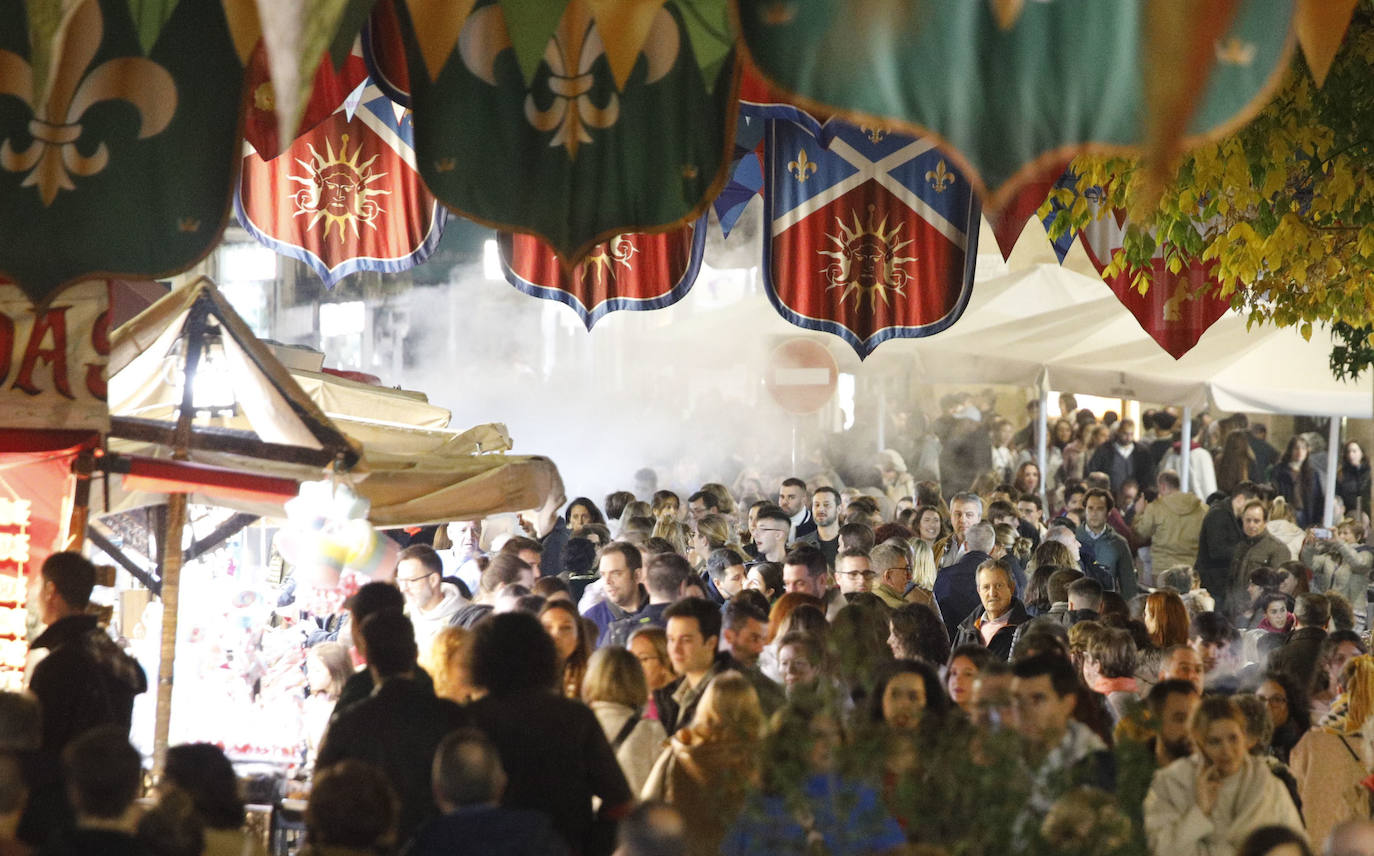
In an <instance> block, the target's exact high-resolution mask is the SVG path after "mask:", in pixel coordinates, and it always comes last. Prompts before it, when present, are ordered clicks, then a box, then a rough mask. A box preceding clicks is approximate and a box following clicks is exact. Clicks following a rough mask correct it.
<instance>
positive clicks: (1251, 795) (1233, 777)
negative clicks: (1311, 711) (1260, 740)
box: [1145, 695, 1305, 856]
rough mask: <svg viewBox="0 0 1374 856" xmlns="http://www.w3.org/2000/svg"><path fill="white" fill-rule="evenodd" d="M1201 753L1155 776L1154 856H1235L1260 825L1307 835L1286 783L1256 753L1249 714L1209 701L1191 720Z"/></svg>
mask: <svg viewBox="0 0 1374 856" xmlns="http://www.w3.org/2000/svg"><path fill="white" fill-rule="evenodd" d="M1192 734H1193V742H1194V744H1195V745H1196V746H1197V751H1196V752H1194V753H1193V754H1192V755H1190V756H1188V757H1187V758H1182V759H1180V760H1178V761H1175V762H1173V763H1172V764H1170V765H1169V766H1167V767H1165V768H1164V769H1162V770H1160V771H1159V772H1157V773H1156V774H1155V777H1154V781H1153V782H1152V783H1151V785H1150V791H1149V793H1148V794H1147V795H1146V796H1145V835H1146V837H1147V838H1148V839H1149V843H1150V852H1151V853H1168V854H1170V856H1203V854H1206V856H1231V854H1234V853H1236V852H1237V851H1238V850H1239V848H1240V846H1241V844H1242V843H1243V842H1244V841H1245V838H1246V836H1248V835H1249V834H1250V833H1251V832H1253V831H1255V830H1256V829H1258V828H1259V827H1261V826H1273V825H1278V826H1284V827H1287V828H1289V829H1291V830H1293V831H1294V832H1295V833H1296V834H1298V835H1303V836H1304V837H1305V833H1304V831H1303V823H1302V818H1301V817H1300V816H1299V815H1298V810H1297V809H1296V808H1295V807H1294V806H1293V799H1292V797H1290V796H1289V795H1288V790H1287V788H1285V787H1284V785H1283V782H1282V781H1280V780H1279V779H1278V777H1276V776H1275V775H1274V774H1273V773H1271V772H1270V771H1269V766H1268V765H1267V764H1266V763H1265V761H1264V759H1263V758H1261V757H1259V756H1257V755H1252V754H1250V751H1249V741H1248V738H1247V737H1246V734H1245V714H1244V713H1243V712H1242V711H1241V709H1240V706H1239V705H1237V704H1236V703H1235V701H1233V700H1232V699H1230V698H1229V697H1226V696H1220V695H1208V696H1206V697H1204V698H1203V700H1202V702H1201V704H1199V705H1198V707H1197V710H1196V711H1194V713H1193V720H1192Z"/></svg>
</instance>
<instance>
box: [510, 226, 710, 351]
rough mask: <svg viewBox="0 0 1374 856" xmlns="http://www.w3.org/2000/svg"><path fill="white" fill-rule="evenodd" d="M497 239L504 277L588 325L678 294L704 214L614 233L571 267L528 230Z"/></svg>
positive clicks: (696, 255) (695, 266)
mask: <svg viewBox="0 0 1374 856" xmlns="http://www.w3.org/2000/svg"><path fill="white" fill-rule="evenodd" d="M498 244H499V245H500V249H501V267H502V269H503V270H504V271H505V274H506V281H507V282H509V283H510V284H511V285H513V286H515V287H516V288H517V289H519V290H520V291H523V292H524V293H525V294H528V295H530V296H531V297H540V298H543V299H545V300H557V301H559V302H560V303H566V304H567V305H568V306H569V307H571V308H572V310H573V311H574V312H576V313H577V316H578V317H579V318H581V319H582V323H583V324H585V325H587V329H588V330H590V329H592V326H593V325H594V324H596V322H597V321H600V320H601V319H602V318H603V317H605V316H606V315H608V314H610V313H611V312H614V311H616V310H617V309H631V310H640V311H642V310H646V309H661V308H663V307H665V306H671V305H673V304H674V303H677V302H678V301H679V300H681V299H682V298H683V296H684V295H686V294H687V292H688V291H689V290H690V289H691V287H692V283H693V282H695V281H696V278H697V273H698V271H700V270H701V256H702V252H703V251H704V250H705V248H706V218H705V217H702V218H701V219H699V220H697V221H696V222H695V223H692V224H691V225H689V226H686V227H684V228H681V229H678V230H676V231H673V232H663V233H660V234H654V235H643V234H628V235H617V236H616V237H614V238H612V239H611V240H609V241H604V242H602V243H600V244H597V245H596V247H595V248H594V249H593V250H592V251H591V254H590V255H588V256H587V258H586V260H585V261H583V262H582V263H581V264H579V265H577V267H575V268H573V269H572V271H571V272H569V271H567V270H566V269H564V267H563V265H562V262H560V261H559V259H558V256H557V255H556V254H555V253H554V250H553V247H551V246H549V245H548V244H546V243H544V242H543V241H541V240H539V239H538V238H536V237H534V236H533V235H524V234H512V233H510V232H502V233H500V235H499V236H498Z"/></svg>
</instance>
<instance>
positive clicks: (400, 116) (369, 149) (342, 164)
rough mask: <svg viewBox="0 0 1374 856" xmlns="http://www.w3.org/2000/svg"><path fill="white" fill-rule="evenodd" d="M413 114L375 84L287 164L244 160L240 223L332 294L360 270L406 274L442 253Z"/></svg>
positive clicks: (294, 147) (441, 217) (283, 159)
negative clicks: (418, 162) (419, 164)
mask: <svg viewBox="0 0 1374 856" xmlns="http://www.w3.org/2000/svg"><path fill="white" fill-rule="evenodd" d="M411 140H412V130H411V123H410V114H409V112H408V111H405V110H402V109H401V108H400V107H398V106H396V105H395V104H394V103H393V102H392V101H391V100H390V99H388V98H387V97H386V96H384V95H382V94H381V92H380V91H379V90H377V89H376V88H375V87H370V88H369V89H368V90H367V91H366V92H365V94H364V97H363V100H362V103H361V104H360V106H359V107H358V110H357V112H355V113H354V114H353V117H352V118H351V119H350V118H349V117H348V116H347V115H346V114H345V112H344V111H342V110H341V111H339V112H336V113H334V114H333V115H332V116H330V117H329V118H327V119H325V120H324V121H323V122H321V123H320V124H319V125H317V126H315V128H314V129H313V130H311V131H309V132H307V133H305V134H303V135H302V136H301V137H300V138H299V139H297V140H296V141H295V142H294V143H292V144H291V147H290V148H289V149H287V151H286V152H285V153H284V154H282V155H281V156H280V157H277V158H274V159H272V160H264V159H263V158H262V157H261V156H259V155H256V154H249V155H248V156H247V157H245V158H244V159H243V175H242V176H241V177H240V179H239V192H238V196H237V197H236V199H235V207H236V209H237V212H238V217H239V222H240V223H242V224H243V227H244V228H245V229H247V230H248V231H249V233H251V234H252V235H253V237H255V238H257V240H258V241H259V242H260V243H262V244H264V245H265V246H267V247H270V248H271V249H273V250H275V251H276V252H278V253H281V254H282V255H285V256H290V257H292V258H296V259H300V260H301V261H303V262H305V263H306V264H307V265H309V266H310V267H311V268H312V269H313V270H314V271H315V273H317V274H319V277H320V279H322V280H323V281H324V284H325V285H326V286H327V287H333V285H334V284H335V283H336V282H338V281H339V280H341V279H343V278H344V277H345V276H348V275H349V274H352V273H356V272H358V271H360V270H372V271H380V272H383V273H398V272H400V271H403V270H408V269H410V268H412V267H414V266H415V265H417V264H420V263H422V262H424V260H425V259H427V258H429V256H430V255H431V254H432V253H433V252H434V250H435V248H436V247H438V245H439V239H440V237H441V236H442V235H443V230H444V224H445V222H446V221H447V214H446V212H445V211H444V209H443V207H442V206H440V205H439V204H438V203H437V202H436V201H435V199H434V197H433V196H432V195H430V192H429V190H428V189H426V188H425V185H424V182H423V181H422V180H421V178H420V174H419V173H418V172H416V170H415V154H414V150H413V149H412V148H411Z"/></svg>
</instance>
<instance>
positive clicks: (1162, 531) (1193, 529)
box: [1131, 491, 1207, 576]
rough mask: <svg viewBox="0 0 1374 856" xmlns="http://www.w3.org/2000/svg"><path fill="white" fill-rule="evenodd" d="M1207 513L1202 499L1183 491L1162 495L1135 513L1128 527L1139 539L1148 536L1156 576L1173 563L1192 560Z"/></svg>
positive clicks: (1191, 561)
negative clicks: (1133, 519)
mask: <svg viewBox="0 0 1374 856" xmlns="http://www.w3.org/2000/svg"><path fill="white" fill-rule="evenodd" d="M1206 516H1207V506H1205V505H1203V504H1202V500H1200V499H1198V498H1197V497H1196V496H1193V495H1192V494H1191V493H1187V492H1185V491H1175V492H1174V493H1171V494H1167V495H1165V496H1161V497H1160V498H1159V499H1156V500H1155V501H1154V502H1152V503H1150V504H1149V505H1147V506H1145V510H1144V511H1142V512H1140V513H1139V514H1137V515H1136V516H1135V521H1134V522H1133V523H1132V524H1131V528H1132V529H1134V530H1135V534H1136V535H1137V536H1139V537H1140V538H1141V539H1142V540H1144V539H1146V538H1148V539H1150V555H1151V557H1152V561H1153V564H1154V568H1155V575H1156V576H1158V575H1159V573H1160V572H1161V571H1167V570H1169V569H1170V568H1172V567H1173V566H1175V565H1191V564H1192V563H1193V560H1194V559H1196V558H1197V551H1198V541H1199V539H1200V535H1201V533H1202V519H1203V518H1204V517H1206Z"/></svg>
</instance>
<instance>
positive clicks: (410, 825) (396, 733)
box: [315, 677, 469, 841]
mask: <svg viewBox="0 0 1374 856" xmlns="http://www.w3.org/2000/svg"><path fill="white" fill-rule="evenodd" d="M468 722H469V717H468V715H467V713H466V712H464V710H463V709H462V708H461V707H459V706H458V705H456V704H454V703H453V702H451V701H449V700H448V699H443V698H438V697H437V696H435V695H434V689H433V686H432V685H430V686H426V685H425V684H423V683H421V682H419V681H417V680H413V679H410V678H400V677H396V678H390V679H388V680H386V681H383V682H382V685H381V686H380V687H379V688H377V690H376V692H374V693H373V694H372V695H371V696H370V697H368V698H365V699H363V700H362V701H360V702H358V703H357V704H355V705H353V706H352V707H349V708H347V709H345V710H344V711H343V712H341V713H340V714H339V715H338V718H337V719H335V720H334V721H333V722H332V723H330V726H329V730H328V731H327V732H326V733H325V736H324V743H323V744H322V745H321V746H320V753H319V757H318V758H317V759H316V761H315V768H316V769H317V770H323V769H325V768H326V767H328V766H330V765H331V764H335V763H338V762H339V761H344V760H350V759H351V760H354V761H366V762H367V763H369V764H373V765H375V766H376V767H377V768H378V769H380V770H381V771H382V772H383V773H385V774H386V777H387V779H388V780H390V782H391V786H392V787H393V788H395V789H396V795H397V796H398V797H399V798H400V805H401V816H400V822H399V823H398V829H397V840H398V841H406V840H408V839H409V838H410V836H411V835H413V834H414V833H415V830H416V829H418V828H419V826H420V824H421V823H423V822H424V821H426V820H429V819H430V818H433V817H436V816H437V815H438V814H439V809H438V807H437V806H436V805H435V804H434V795H433V793H432V791H431V790H430V769H431V767H432V766H433V764H434V750H436V749H438V748H439V741H441V740H443V739H444V736H445V735H446V734H448V733H449V732H450V731H453V730H454V729H455V728H459V727H461V726H464V725H467V724H468Z"/></svg>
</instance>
